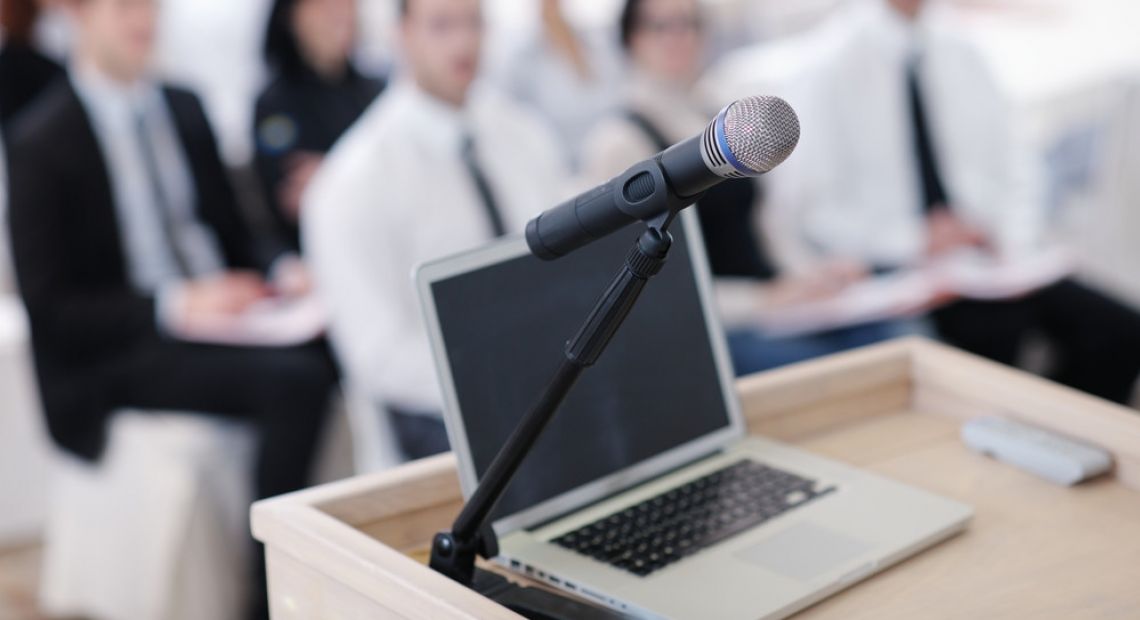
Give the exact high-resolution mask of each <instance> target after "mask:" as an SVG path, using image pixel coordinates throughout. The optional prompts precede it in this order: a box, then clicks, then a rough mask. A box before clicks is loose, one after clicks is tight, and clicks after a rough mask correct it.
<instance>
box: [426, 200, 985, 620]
mask: <svg viewBox="0 0 1140 620" xmlns="http://www.w3.org/2000/svg"><path fill="white" fill-rule="evenodd" d="M672 232H673V235H674V238H675V243H674V245H673V249H672V251H671V253H670V258H669V262H668V264H667V265H666V266H665V268H664V269H663V270H662V272H661V273H660V274H659V275H658V276H657V277H656V278H654V279H653V280H652V281H651V282H650V283H649V285H648V286H647V287H646V289H645V292H644V293H643V295H642V298H641V300H640V301H639V303H638V305H637V306H636V307H635V308H634V310H633V312H632V313H631V314H630V316H629V318H628V320H627V322H626V324H625V326H624V327H623V328H622V330H621V331H620V332H619V333H618V334H617V335H616V336H615V338H614V340H613V341H612V343H611V344H610V346H609V348H608V349H607V351H606V352H605V353H604V354H603V356H602V358H601V360H600V361H599V362H598V364H597V365H596V366H594V367H592V368H589V369H587V370H586V371H585V373H584V374H583V376H582V378H581V379H580V380H579V382H578V384H577V385H576V386H575V388H574V390H573V391H572V392H571V394H570V396H569V398H568V399H567V401H566V402H565V404H564V405H563V406H562V408H561V409H560V410H559V412H558V413H557V415H556V416H555V418H554V420H553V421H552V422H551V423H550V426H549V427H548V428H547V430H546V432H545V433H544V435H543V436H542V437H541V439H540V440H539V441H538V443H537V444H536V446H535V448H534V450H533V452H532V453H531V454H529V455H528V456H527V458H526V460H525V461H524V463H523V464H522V466H521V467H520V469H519V471H518V474H517V476H516V478H515V479H514V480H513V481H512V483H511V484H510V486H509V487H508V489H507V491H506V492H505V494H504V495H503V497H502V499H501V500H500V502H499V504H498V505H497V507H496V509H495V511H494V512H493V513H492V521H493V527H494V529H495V532H496V533H497V535H498V536H499V545H500V555H499V557H498V558H496V561H499V562H501V563H503V564H504V565H505V566H507V567H509V568H510V569H512V570H514V571H518V572H519V573H521V574H524V575H526V576H528V577H531V578H533V579H537V580H540V581H543V582H545V583H547V584H549V585H551V586H553V587H556V588H560V589H562V590H565V591H568V592H570V593H572V594H575V595H578V596H580V597H583V598H585V599H587V600H590V601H593V602H595V603H599V604H601V605H604V606H607V607H609V608H612V609H614V610H616V611H618V612H622V613H624V614H628V615H632V616H637V617H645V618H694V619H697V618H699V619H702V620H703V619H707V618H748V619H755V618H783V617H786V616H788V615H791V614H793V613H795V612H796V611H799V610H801V609H803V608H805V607H807V606H809V605H811V604H813V603H815V602H817V601H820V600H821V599H823V598H825V597H827V596H829V595H831V594H833V593H835V592H837V591H839V590H841V589H843V588H846V587H848V586H850V585H852V584H854V583H856V582H858V581H860V580H862V579H865V578H867V577H868V576H870V575H872V574H874V573H876V572H878V571H881V570H883V569H884V568H886V567H888V566H890V565H892V564H895V563H897V562H899V561H900V560H902V559H904V558H906V557H908V556H911V555H913V554H915V553H918V552H919V551H921V550H922V549H924V548H926V547H929V546H931V545H933V544H935V543H937V542H939V541H941V540H943V539H945V538H948V537H950V536H951V535H953V534H955V533H957V532H959V531H961V530H963V529H964V528H965V527H966V525H967V523H968V521H969V520H970V518H971V516H972V510H971V508H970V507H968V506H965V505H963V504H960V503H958V502H955V501H951V500H948V499H944V498H942V497H938V496H936V495H933V494H931V493H928V492H926V491H923V490H920V489H916V488H913V487H909V486H906V485H903V484H899V483H897V482H894V481H891V480H888V479H885V478H882V477H880V476H877V475H874V474H871V473H868V472H864V471H861V470H859V469H856V468H853V467H851V466H848V465H844V464H841V463H837V462H835V461H832V460H828V459H825V458H822V457H819V456H816V455H813V454H809V453H807V452H803V451H801V450H797V449H795V448H792V447H790V446H787V445H784V444H781V443H779V442H776V441H771V440H768V439H764V438H760V437H755V436H749V435H748V434H747V432H746V429H745V423H744V420H743V418H742V416H741V411H740V403H739V402H738V400H737V395H736V391H735V388H734V378H733V372H732V367H731V363H730V360H729V355H728V351H727V345H726V342H725V338H724V336H723V333H722V331H721V327H720V325H719V324H718V321H717V318H716V313H715V312H714V309H713V301H712V291H711V282H710V275H709V269H708V265H707V259H706V257H705V251H704V247H703V245H702V241H701V234H700V230H699V224H698V222H697V218H696V216H695V214H694V212H693V210H691V209H690V210H687V211H685V212H684V214H683V217H682V218H681V220H680V221H679V222H678V224H677V225H674V226H673V230H672ZM639 233H640V229H639V226H638V225H634V226H631V227H630V228H629V229H627V230H623V231H620V232H619V233H617V234H614V235H611V236H609V237H607V238H605V239H602V240H600V241H598V242H596V243H594V244H592V245H590V246H587V247H586V248H583V249H581V250H579V251H577V252H575V253H573V254H570V255H569V256H566V257H564V258H562V259H559V260H557V261H553V262H544V261H541V260H539V259H537V258H534V257H532V256H531V255H530V252H529V251H528V249H527V246H526V243H525V241H524V240H522V239H508V240H504V241H501V242H498V243H495V244H493V245H490V246H488V247H485V248H481V249H478V250H474V251H471V252H467V253H464V254H461V255H458V256H454V257H450V258H446V259H443V260H440V261H436V262H432V263H429V264H426V265H423V266H421V267H420V268H419V269H418V271H417V275H416V279H417V287H418V291H419V294H420V299H421V303H422V306H423V310H424V316H425V320H426V324H427V329H428V333H429V337H430V340H431V345H432V349H433V351H434V356H435V360H436V364H437V368H438V373H439V378H440V383H441V388H442V392H443V399H444V415H445V422H446V425H447V432H448V437H449V439H450V441H451V446H452V448H453V450H454V452H455V454H456V457H457V460H458V466H459V479H460V483H461V486H462V489H463V493H464V495H465V496H466V497H470V495H471V493H472V492H473V491H474V489H475V487H476V485H477V483H478V481H479V479H480V476H482V475H483V473H484V472H485V471H486V470H487V468H488V466H489V465H490V463H491V460H492V459H493V458H494V456H495V454H496V452H497V451H498V449H499V448H500V447H501V446H502V445H503V443H504V442H505V440H506V438H507V436H508V435H509V434H510V432H511V430H512V429H513V428H514V426H515V424H516V423H517V422H518V420H519V419H520V418H521V417H522V415H523V414H524V413H525V412H526V411H527V410H528V409H529V407H530V406H531V405H532V404H533V402H534V400H535V399H536V398H537V397H538V395H539V394H540V392H541V390H542V388H543V387H544V386H545V384H546V382H547V381H548V380H549V379H550V377H551V375H552V374H553V373H554V371H555V369H556V368H557V366H558V364H559V362H560V360H561V358H562V351H563V347H564V345H565V342H566V341H567V340H568V339H569V338H570V337H571V336H572V335H573V334H574V333H575V332H576V331H577V329H578V328H579V326H580V324H581V323H582V321H583V320H584V319H585V317H586V315H587V314H588V312H589V310H590V309H591V308H592V306H593V304H594V302H595V301H596V299H597V298H598V296H600V295H601V293H602V292H603V290H604V289H605V287H606V286H607V285H608V284H609V282H610V280H611V278H612V277H613V276H614V275H615V274H616V272H617V270H618V268H619V267H620V265H621V264H622V261H623V260H624V258H625V255H626V254H627V252H628V251H629V248H630V247H631V245H632V243H633V241H634V240H635V239H636V238H637V236H638V235H639Z"/></svg>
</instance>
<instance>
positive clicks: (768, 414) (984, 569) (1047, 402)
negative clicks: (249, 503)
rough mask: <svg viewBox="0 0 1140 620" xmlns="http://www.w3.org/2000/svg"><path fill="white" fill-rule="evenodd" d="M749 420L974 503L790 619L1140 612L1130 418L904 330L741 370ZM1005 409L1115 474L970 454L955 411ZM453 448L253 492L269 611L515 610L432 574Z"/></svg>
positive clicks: (1136, 469)
mask: <svg viewBox="0 0 1140 620" xmlns="http://www.w3.org/2000/svg"><path fill="white" fill-rule="evenodd" d="M739 391H740V396H741V404H742V408H743V411H744V415H745V417H746V419H747V420H748V423H749V428H750V430H751V432H753V433H755V434H761V435H765V436H768V437H772V438H775V439H779V440H782V441H785V442H789V443H792V444H795V445H797V446H799V447H801V448H803V449H806V450H808V451H812V452H815V453H818V454H821V455H824V456H827V457H830V458H834V459H836V460H839V461H843V462H846V463H850V464H852V465H855V466H857V467H861V468H864V469H867V470H869V471H873V472H876V473H878V474H881V475H884V476H887V477H889V478H893V479H895V480H898V481H900V482H904V483H907V484H910V485H913V486H916V487H920V488H924V489H927V490H930V491H932V492H935V493H938V494H941V495H944V496H946V497H949V498H952V499H956V500H959V501H962V502H965V503H968V504H971V505H972V506H974V508H975V510H976V516H975V519H974V521H973V523H972V524H971V526H970V528H969V530H968V531H967V532H966V533H964V534H962V535H960V536H957V537H955V538H952V539H950V540H948V541H946V542H944V543H942V544H940V545H938V546H936V547H934V548H932V549H930V550H927V551H925V552H923V553H921V554H919V555H917V556H915V557H913V558H911V559H910V560H907V561H905V562H903V563H901V564H899V565H897V566H895V567H893V568H891V569H889V570H887V571H885V572H883V573H880V574H879V575H876V576H874V577H872V578H870V579H869V580H867V581H864V582H862V583H859V584H856V585H855V586H854V587H852V588H850V589H848V590H846V591H844V592H841V593H839V594H837V595H835V596H833V597H831V598H829V599H827V600H825V601H823V602H822V603H819V604H817V605H815V606H813V607H811V608H809V609H807V610H805V611H803V612H801V613H800V614H797V616H796V617H797V618H812V619H814V618H820V619H831V618H836V619H839V618H843V619H850V618H875V619H882V618H908V619H909V618H916V617H921V618H961V617H986V618H1025V617H1130V616H1131V615H1134V614H1135V613H1136V610H1137V609H1140V589H1137V588H1136V587H1135V581H1136V577H1137V576H1140V568H1137V564H1136V561H1137V558H1140V492H1138V491H1140V415H1137V414H1136V413H1135V412H1133V411H1131V410H1129V409H1125V408H1123V407H1118V406H1116V405H1112V404H1109V403H1105V402H1103V401H1100V400H1098V399H1095V398H1092V397H1089V396H1086V395H1083V394H1080V393H1077V392H1074V391H1072V390H1069V389H1067V388H1063V387H1060V386H1057V385H1055V384H1052V383H1049V382H1047V381H1044V380H1041V379H1038V378H1035V377H1032V376H1029V375H1027V374H1025V373H1022V372H1020V371H1016V370H1012V369H1009V368H1005V367H1002V366H998V365H996V364H992V363H990V362H986V361H983V360H980V359H978V358H975V357H973V356H970V355H967V354H964V353H961V352H958V351H955V350H953V349H949V348H947V347H944V346H941V345H937V344H933V343H930V342H927V341H924V340H917V339H908V340H901V341H896V342H893V343H888V344H885V345H880V346H876V347H871V348H868V349H864V350H860V351H856V352H853V353H848V354H843V355H838V356H834V357H831V358H826V359H822V360H817V361H813V362H808V363H806V364H801V365H797V366H793V367H789V368H787V369H783V370H779V371H775V372H770V373H765V374H761V375H756V376H754V377H749V378H746V379H743V380H741V381H740V382H739ZM994 414H998V415H1005V416H1009V417H1014V418H1018V419H1021V420H1024V421H1026V422H1030V423H1033V424H1037V425H1040V426H1042V427H1046V428H1050V429H1053V430H1056V431H1059V432H1062V433H1065V434H1067V435H1070V436H1073V437H1077V438H1080V439H1083V440H1085V441H1088V442H1090V443H1093V444H1097V445H1100V446H1102V447H1104V448H1105V449H1107V450H1109V451H1110V452H1112V453H1113V456H1114V459H1115V463H1116V467H1115V471H1114V472H1113V473H1112V475H1110V476H1107V477H1104V478H1102V479H1099V480H1095V481H1092V482H1090V483H1086V484H1084V485H1081V486H1078V487H1075V488H1062V487H1057V486H1054V485H1052V484H1049V483H1047V482H1044V481H1042V480H1039V479H1037V478H1034V477H1032V476H1030V475H1028V474H1025V473H1023V472H1021V471H1019V470H1016V469H1014V468H1012V467H1009V466H1007V465H1004V464H1001V463H997V462H995V461H992V460H989V459H986V458H984V457H981V456H978V455H976V454H973V453H971V452H969V451H968V450H967V449H966V448H965V446H964V445H963V444H962V443H961V441H960V440H959V438H958V431H959V428H960V426H961V424H962V422H964V421H965V420H967V419H969V418H972V417H975V416H980V415H994ZM461 500H462V498H461V496H460V491H459V485H458V481H457V480H456V474H455V462H454V459H453V458H452V457H451V456H450V455H444V456H440V457H436V458H433V459H428V460H424V461H419V462H416V463H411V464H408V465H405V466H403V467H400V468H397V469H394V470H391V471H388V472H382V473H378V474H372V475H367V476H362V477H358V478H353V479H350V480H346V481H342V482H338V483H333V484H331V485H326V486H322V487H317V488H314V489H310V490H307V491H302V492H299V493H295V494H291V495H287V496H283V497H281V498H276V499H272V500H267V501H264V502H259V503H258V504H256V505H255V506H254V510H253V526H254V533H255V536H257V538H258V539H259V540H261V541H263V542H265V543H266V545H267V547H268V558H269V571H270V596H271V604H272V608H273V613H274V617H277V618H320V617H333V616H336V617H340V616H339V614H342V613H343V612H345V611H346V610H353V611H354V612H355V611H360V612H362V613H367V614H373V615H376V614H385V615H386V616H392V617H408V618H517V617H518V616H515V615H514V614H512V613H511V612H509V611H507V610H505V609H503V608H501V607H498V606H497V605H495V604H494V603H492V602H490V601H487V600H485V599H482V598H481V597H479V596H477V595H475V594H474V593H472V592H470V591H468V590H465V589H464V588H462V587H461V586H459V585H458V584H455V583H452V582H451V581H449V580H447V579H446V578H444V577H442V576H439V575H437V574H435V573H433V572H432V571H431V570H430V569H428V568H427V567H426V566H425V565H424V563H423V561H424V560H423V551H424V550H425V549H426V548H427V545H428V543H429V541H430V539H431V536H432V534H434V533H435V532H436V531H437V530H440V529H445V528H446V527H447V526H448V525H449V524H450V521H451V519H452V518H454V516H455V514H457V512H458V510H459V508H460V506H461Z"/></svg>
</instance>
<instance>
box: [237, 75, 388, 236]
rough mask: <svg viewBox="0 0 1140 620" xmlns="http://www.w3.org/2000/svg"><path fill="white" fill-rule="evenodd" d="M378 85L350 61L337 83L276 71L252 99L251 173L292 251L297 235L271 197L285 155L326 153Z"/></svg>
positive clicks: (365, 106) (281, 176)
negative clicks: (253, 153) (254, 170)
mask: <svg viewBox="0 0 1140 620" xmlns="http://www.w3.org/2000/svg"><path fill="white" fill-rule="evenodd" d="M383 90H384V82H382V81H380V80H374V79H372V78H368V77H364V76H363V75H361V74H360V73H358V72H357V71H356V70H355V69H354V68H352V67H351V66H350V67H349V69H348V72H347V74H346V75H345V76H344V77H343V78H342V79H341V80H339V81H337V82H328V81H326V80H324V79H322V78H321V77H319V76H318V75H317V74H316V73H314V72H313V71H312V70H310V69H308V68H304V67H302V68H299V69H297V70H296V71H293V72H291V73H284V74H281V75H279V76H277V77H276V78H275V79H274V80H273V82H272V83H270V84H269V86H268V87H267V88H266V89H265V91H264V92H262V93H261V95H260V96H259V97H258V98H257V105H256V108H255V109H254V144H255V145H256V147H257V151H256V160H255V163H256V166H257V173H258V176H259V177H260V178H261V186H262V190H263V191H264V194H265V202H266V204H267V205H269V213H270V216H271V217H272V218H273V221H274V222H275V223H276V225H277V228H278V230H279V233H280V236H281V237H282V238H283V239H284V240H285V241H286V242H288V243H289V244H290V245H291V249H293V250H294V251H299V250H300V249H301V235H300V232H299V231H298V228H297V224H296V222H293V221H290V220H289V218H287V217H286V216H285V213H284V211H283V210H282V207H281V204H280V202H279V201H278V200H277V192H278V189H279V188H280V186H281V182H282V181H283V180H284V179H285V176H286V165H287V163H288V159H289V156H291V155H293V154H295V153H297V152H298V151H303V152H308V153H319V154H322V155H323V154H325V153H328V152H329V150H331V149H332V147H333V145H334V144H336V141H337V140H339V139H340V137H341V135H343V134H344V132H345V131H347V130H348V129H349V127H351V126H352V124H353V123H355V122H356V120H357V119H358V118H360V116H361V115H362V114H364V111H365V110H367V109H368V106H370V105H371V104H372V102H373V101H374V100H375V99H376V97H377V96H379V95H380V93H381V92H382V91H383Z"/></svg>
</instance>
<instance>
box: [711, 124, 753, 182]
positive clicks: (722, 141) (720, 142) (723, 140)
mask: <svg viewBox="0 0 1140 620" xmlns="http://www.w3.org/2000/svg"><path fill="white" fill-rule="evenodd" d="M727 116H728V108H725V109H724V110H723V111H721V113H720V114H718V115H717V116H716V124H715V125H714V126H713V133H714V134H716V143H717V146H719V147H720V153H721V155H724V159H725V160H726V161H728V163H729V165H731V166H732V167H733V168H736V171H737V172H739V173H740V174H743V175H746V176H752V175H754V174H756V173H755V172H753V171H752V170H751V169H750V168H748V167H747V166H745V165H744V164H742V163H740V160H739V159H737V158H736V156H735V155H733V154H732V149H730V148H729V147H728V134H727V133H726V132H725V129H724V120H725V117H727Z"/></svg>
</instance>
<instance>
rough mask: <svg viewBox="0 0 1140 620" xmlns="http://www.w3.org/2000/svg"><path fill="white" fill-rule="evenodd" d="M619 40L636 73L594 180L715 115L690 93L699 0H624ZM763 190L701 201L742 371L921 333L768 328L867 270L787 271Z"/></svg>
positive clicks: (698, 43)
mask: <svg viewBox="0 0 1140 620" xmlns="http://www.w3.org/2000/svg"><path fill="white" fill-rule="evenodd" d="M619 26H620V33H621V44H622V47H623V49H624V50H625V52H626V56H627V58H628V60H629V66H630V75H629V77H628V79H627V81H626V84H625V89H624V93H623V95H624V103H625V111H624V113H623V114H621V115H616V116H614V117H613V118H610V119H608V120H605V121H603V122H602V123H600V124H599V126H598V127H596V128H595V129H594V131H592V132H591V134H590V136H589V137H588V138H587V140H586V146H585V149H584V152H585V157H584V158H583V161H585V162H587V167H588V170H587V173H588V174H589V176H590V177H591V180H599V181H600V180H604V179H608V178H610V177H611V176H613V175H614V174H617V173H619V172H621V171H622V170H624V169H625V168H626V167H627V166H629V165H630V164H632V163H633V162H636V161H640V160H642V159H645V158H647V157H650V156H652V155H653V154H654V153H656V152H658V151H661V150H663V149H664V148H666V147H667V146H669V145H670V144H673V143H676V142H680V141H682V140H684V139H687V138H689V137H690V136H693V135H696V134H697V133H699V132H701V131H702V130H703V129H704V128H705V126H706V125H707V124H708V122H709V119H710V118H712V116H713V114H714V112H715V111H713V110H709V109H706V108H705V106H704V105H702V103H701V102H700V101H699V100H698V99H697V97H695V96H694V95H693V87H694V84H695V83H696V81H697V79H698V77H699V76H700V74H701V71H702V70H703V69H704V60H705V44H706V41H707V39H706V35H707V33H706V30H705V22H704V19H703V16H702V14H701V10H700V4H699V2H698V0H626V2H625V5H624V7H623V9H622V13H621V18H620V23H619ZM761 202H762V201H761V195H760V191H759V186H758V185H757V184H756V181H755V180H753V179H740V180H736V181H729V182H725V183H722V184H720V185H718V186H717V187H715V188H713V189H712V190H710V191H709V192H708V193H707V194H705V196H704V197H703V198H702V199H701V201H700V204H698V206H697V213H698V215H699V217H700V221H701V228H702V231H703V233H704V239H705V246H706V247H707V251H708V258H709V266H710V267H711V269H712V272H713V275H714V276H716V288H717V291H716V293H717V299H718V302H719V305H720V310H721V316H722V319H723V321H722V322H723V323H724V325H725V327H726V328H727V330H728V344H729V351H730V353H731V355H732V358H733V363H734V365H735V366H736V371H737V373H738V374H741V375H744V374H750V373H753V372H758V371H761V370H767V369H769V368H773V367H777V366H782V365H784V364H789V363H793V362H798V361H802V360H805V359H810V358H813V357H817V356H820V355H826V354H829V353H834V352H836V351H841V350H844V349H848V348H851V347H855V346H860V345H864V344H869V343H872V342H876V341H878V340H883V339H886V338H889V337H893V336H895V335H900V334H902V333H909V332H911V331H914V326H913V325H912V324H910V323H906V322H900V323H872V324H867V325H860V326H857V327H853V328H847V329H839V330H833V331H826V332H819V333H812V334H805V335H800V336H789V337H783V336H780V335H776V334H769V333H765V332H764V331H763V330H762V329H761V328H760V327H759V324H760V321H758V320H757V319H758V317H759V316H760V315H762V313H763V312H765V310H767V309H770V308H778V307H780V306H787V305H791V306H794V305H796V304H799V303H804V302H808V301H817V300H823V299H827V298H829V297H831V296H833V295H835V294H837V293H838V292H839V291H841V290H842V289H843V288H844V287H845V286H847V285H848V284H850V283H852V282H854V281H856V280H859V279H861V278H863V277H864V276H865V273H866V272H865V270H864V269H862V268H861V267H860V266H858V265H854V264H850V263H846V262H842V261H835V262H829V263H823V264H819V265H817V266H815V267H814V268H813V269H808V270H806V271H804V272H802V273H796V274H789V273H785V272H781V271H780V270H779V269H778V268H777V265H776V264H775V263H774V261H772V260H771V259H770V256H769V252H768V248H767V247H766V246H767V244H766V242H765V238H764V234H763V231H762V217H761V216H762V213H761Z"/></svg>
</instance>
